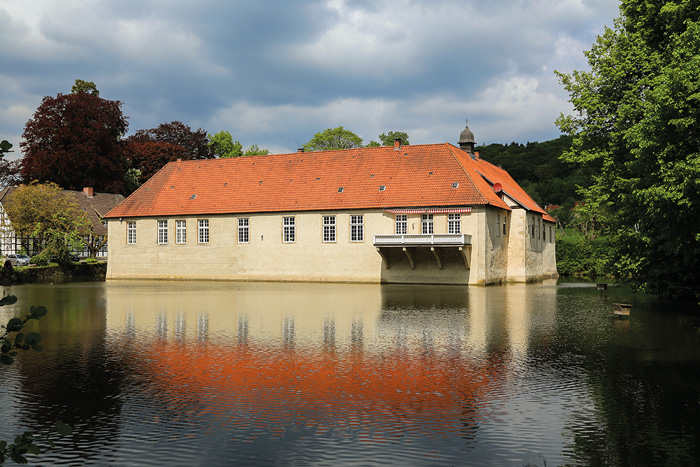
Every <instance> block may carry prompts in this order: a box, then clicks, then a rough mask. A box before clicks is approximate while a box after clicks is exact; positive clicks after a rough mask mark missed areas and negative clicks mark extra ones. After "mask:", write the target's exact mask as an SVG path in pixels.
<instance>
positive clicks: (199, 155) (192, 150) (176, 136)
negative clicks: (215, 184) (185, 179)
mask: <svg viewBox="0 0 700 467" xmlns="http://www.w3.org/2000/svg"><path fill="white" fill-rule="evenodd" d="M129 141H130V142H138V143H145V142H147V141H151V142H161V143H169V144H175V145H177V146H181V147H182V148H184V150H185V152H184V154H183V155H182V159H184V160H189V159H209V158H211V157H213V156H212V154H211V150H210V149H209V140H208V139H207V132H206V131H205V130H203V129H201V128H200V129H198V130H197V131H192V130H191V129H190V127H189V126H188V125H185V124H184V123H182V122H177V121H175V122H168V123H161V124H160V125H158V126H157V127H156V128H151V129H150V130H138V131H137V132H136V133H135V134H134V135H133V136H130V137H129ZM136 168H138V167H136Z"/></svg>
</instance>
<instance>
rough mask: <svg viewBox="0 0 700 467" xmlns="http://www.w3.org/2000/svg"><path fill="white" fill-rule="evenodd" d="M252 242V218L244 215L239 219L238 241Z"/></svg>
mask: <svg viewBox="0 0 700 467" xmlns="http://www.w3.org/2000/svg"><path fill="white" fill-rule="evenodd" d="M249 242H250V219H248V218H247V217H243V218H241V219H238V243H249Z"/></svg>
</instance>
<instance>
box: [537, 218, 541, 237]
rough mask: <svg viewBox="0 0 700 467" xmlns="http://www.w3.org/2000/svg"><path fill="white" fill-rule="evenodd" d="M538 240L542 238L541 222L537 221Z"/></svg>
mask: <svg viewBox="0 0 700 467" xmlns="http://www.w3.org/2000/svg"><path fill="white" fill-rule="evenodd" d="M537 238H540V220H539V219H537Z"/></svg>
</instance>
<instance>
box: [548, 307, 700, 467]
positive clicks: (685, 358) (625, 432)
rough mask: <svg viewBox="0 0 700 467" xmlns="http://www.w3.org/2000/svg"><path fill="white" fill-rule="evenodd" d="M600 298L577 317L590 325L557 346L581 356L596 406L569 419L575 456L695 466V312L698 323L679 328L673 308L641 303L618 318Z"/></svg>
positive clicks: (698, 342) (698, 369) (698, 415)
mask: <svg viewBox="0 0 700 467" xmlns="http://www.w3.org/2000/svg"><path fill="white" fill-rule="evenodd" d="M598 302H599V304H598V305H597V307H598V310H596V306H595V305H591V307H590V308H588V309H587V310H586V312H587V313H586V314H584V313H581V314H580V315H579V316H578V317H577V319H579V320H582V321H585V320H589V321H590V324H589V325H588V326H576V329H577V330H578V332H569V333H568V334H567V335H565V336H563V338H561V339H559V340H558V344H560V346H555V348H554V351H555V352H556V354H557V356H558V357H559V358H560V359H563V358H566V356H567V355H575V356H576V360H578V361H580V363H579V364H580V366H581V368H583V370H584V371H585V385H586V388H587V390H588V393H589V396H588V397H589V399H590V400H591V401H592V403H593V407H592V408H591V409H589V413H587V414H581V415H580V416H577V417H572V418H573V420H572V421H570V422H569V423H568V427H567V432H568V434H569V436H570V438H571V440H572V444H571V449H572V450H573V456H572V457H573V459H574V460H575V461H576V462H580V463H582V464H584V465H630V466H632V465H696V463H697V460H698V459H700V438H698V433H700V403H699V401H700V361H699V360H698V355H699V354H700V334H698V333H697V331H696V329H698V327H699V326H698V325H700V322H699V321H698V319H697V317H696V318H695V325H694V326H683V327H681V326H678V325H677V323H676V322H675V321H676V320H678V319H679V316H678V315H675V316H674V315H673V314H672V312H670V311H668V309H667V310H665V311H664V312H659V311H658V310H657V311H654V312H649V308H648V307H646V306H637V307H635V308H637V309H636V310H634V311H633V316H632V317H631V318H630V319H627V320H623V321H619V320H614V319H612V318H610V317H609V316H608V313H609V310H608V309H607V308H608V306H609V303H607V302H606V301H600V300H598ZM603 307H604V309H601V308H603ZM635 312H636V313H635ZM562 324H564V323H562ZM563 329H564V328H562V330H560V332H563ZM582 329H588V332H585V331H584V332H580V331H581V330H582Z"/></svg>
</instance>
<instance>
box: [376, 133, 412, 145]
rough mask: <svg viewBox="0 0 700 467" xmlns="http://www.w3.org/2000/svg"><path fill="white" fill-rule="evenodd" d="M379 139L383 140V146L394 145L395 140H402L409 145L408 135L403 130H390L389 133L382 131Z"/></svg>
mask: <svg viewBox="0 0 700 467" xmlns="http://www.w3.org/2000/svg"><path fill="white" fill-rule="evenodd" d="M379 139H380V140H381V141H382V146H393V145H394V140H396V139H399V140H401V144H403V145H408V144H410V143H409V142H408V135H407V134H406V133H404V132H403V131H390V132H388V133H382V134H381V135H379Z"/></svg>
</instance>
